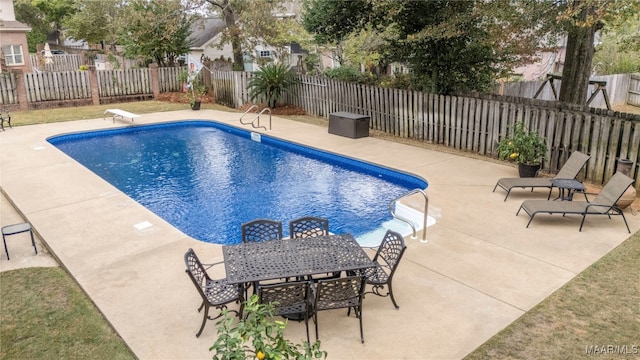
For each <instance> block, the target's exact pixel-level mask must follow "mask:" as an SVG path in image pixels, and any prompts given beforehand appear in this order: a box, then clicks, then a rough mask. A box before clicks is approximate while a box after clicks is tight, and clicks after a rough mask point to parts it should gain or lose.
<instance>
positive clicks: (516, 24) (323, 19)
mask: <svg viewBox="0 0 640 360" xmlns="http://www.w3.org/2000/svg"><path fill="white" fill-rule="evenodd" d="M524 2H527V1H526V0H524V1H522V2H520V1H517V0H495V1H408V0H401V1H398V0H358V1H354V2H352V1H345V0H342V1H334V0H307V1H306V2H305V10H306V13H305V15H304V24H305V26H306V27H307V30H309V31H312V32H314V35H315V38H316V40H317V41H324V42H331V43H336V46H337V47H338V48H340V47H341V46H344V48H345V56H344V57H345V59H347V58H349V59H353V60H354V61H360V63H363V64H365V66H366V67H368V68H371V66H370V65H375V64H376V63H377V64H378V66H379V67H382V66H385V65H386V64H387V63H389V62H390V61H396V62H401V63H405V64H407V65H408V67H409V69H410V70H411V75H412V80H413V85H412V87H413V88H418V89H423V90H429V91H434V92H440V93H453V92H462V91H468V90H483V89H487V88H488V87H490V86H491V85H492V83H493V82H494V80H495V79H496V78H497V77H500V76H505V74H507V73H508V71H509V69H511V68H513V67H515V65H517V64H520V63H523V62H525V61H526V59H527V57H530V56H532V55H533V54H534V53H535V50H536V49H537V48H538V44H539V39H540V38H541V36H542V34H544V32H543V30H545V28H544V27H542V26H537V27H536V28H535V29H533V30H531V29H530V30H527V31H520V30H521V29H523V28H525V27H526V26H529V25H530V24H531V18H534V17H535V16H533V15H532V14H536V15H540V10H541V9H544V7H543V6H542V3H541V2H532V3H530V2H527V4H529V3H530V4H529V5H530V6H523V4H522V3H524ZM363 40H364V42H363ZM350 43H351V44H350ZM358 43H359V44H360V46H358V49H355V46H354V45H355V44H358ZM365 44H366V46H362V45H365ZM362 48H364V49H365V51H364V52H363V51H362ZM341 63H342V62H341ZM356 65H359V64H356ZM374 69H375V68H374ZM378 73H381V71H378Z"/></svg>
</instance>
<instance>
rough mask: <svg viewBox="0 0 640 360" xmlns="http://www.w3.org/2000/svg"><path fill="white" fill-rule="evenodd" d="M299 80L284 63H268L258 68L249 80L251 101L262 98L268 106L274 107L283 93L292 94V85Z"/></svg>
mask: <svg viewBox="0 0 640 360" xmlns="http://www.w3.org/2000/svg"><path fill="white" fill-rule="evenodd" d="M298 82H299V79H298V77H297V76H296V73H295V72H294V71H293V70H292V69H291V68H289V67H288V66H287V65H285V64H268V65H265V66H263V67H261V68H260V70H259V71H257V72H256V73H255V74H254V76H253V77H252V78H251V80H249V83H248V85H247V87H248V88H249V97H250V98H251V101H254V100H256V99H262V98H264V99H265V100H266V103H267V105H268V106H269V107H271V108H275V107H276V104H277V102H278V100H280V99H281V98H282V97H283V96H284V94H293V92H292V87H293V85H295V84H297V83H298Z"/></svg>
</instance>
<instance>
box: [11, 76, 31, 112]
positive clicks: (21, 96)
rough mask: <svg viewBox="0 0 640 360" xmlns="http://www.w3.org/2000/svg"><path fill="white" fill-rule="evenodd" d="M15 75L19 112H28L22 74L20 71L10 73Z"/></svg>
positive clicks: (25, 87) (25, 85)
mask: <svg viewBox="0 0 640 360" xmlns="http://www.w3.org/2000/svg"><path fill="white" fill-rule="evenodd" d="M12 72H13V73H14V74H15V75H16V92H17V95H18V106H19V107H20V110H21V111H23V110H25V111H26V110H29V102H28V101H27V84H26V83H25V82H24V73H23V72H22V69H15V70H13V71H12Z"/></svg>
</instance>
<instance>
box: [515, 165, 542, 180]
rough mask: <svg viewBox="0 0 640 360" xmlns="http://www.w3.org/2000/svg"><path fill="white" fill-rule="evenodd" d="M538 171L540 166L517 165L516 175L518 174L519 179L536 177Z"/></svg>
mask: <svg viewBox="0 0 640 360" xmlns="http://www.w3.org/2000/svg"><path fill="white" fill-rule="evenodd" d="M538 170H540V164H537V165H527V164H521V163H518V173H519V174H520V177H523V178H526V177H536V173H537V172H538Z"/></svg>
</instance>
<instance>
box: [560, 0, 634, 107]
mask: <svg viewBox="0 0 640 360" xmlns="http://www.w3.org/2000/svg"><path fill="white" fill-rule="evenodd" d="M562 5H563V6H562V7H560V12H559V15H558V16H557V19H556V20H558V23H559V24H560V25H561V26H563V28H564V29H565V30H566V31H567V50H566V55H565V63H564V68H563V70H562V86H561V87H560V94H559V96H558V100H560V101H562V102H566V103H570V104H577V105H585V104H586V101H587V92H588V89H589V77H590V76H591V71H592V68H593V66H592V62H593V54H594V51H595V47H594V43H593V40H594V36H595V33H596V31H599V30H602V29H603V28H604V27H605V25H606V24H615V23H617V22H621V21H624V20H626V19H628V18H629V17H632V16H635V17H637V14H638V9H639V8H640V1H637V0H626V1H599V0H573V1H566V3H564V4H562Z"/></svg>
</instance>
